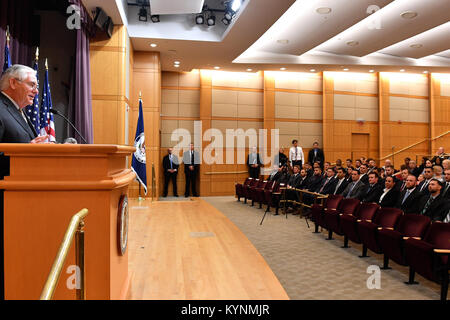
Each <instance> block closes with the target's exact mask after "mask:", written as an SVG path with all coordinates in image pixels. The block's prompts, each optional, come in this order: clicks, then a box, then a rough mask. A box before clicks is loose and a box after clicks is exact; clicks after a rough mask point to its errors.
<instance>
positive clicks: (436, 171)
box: [433, 165, 444, 181]
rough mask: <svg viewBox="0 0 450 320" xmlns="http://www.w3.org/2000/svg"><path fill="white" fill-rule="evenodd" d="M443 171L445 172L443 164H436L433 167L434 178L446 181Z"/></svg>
mask: <svg viewBox="0 0 450 320" xmlns="http://www.w3.org/2000/svg"><path fill="white" fill-rule="evenodd" d="M443 173H444V170H443V169H442V167H441V166H439V165H435V166H434V167H433V174H434V178H436V179H438V180H442V181H444V176H443Z"/></svg>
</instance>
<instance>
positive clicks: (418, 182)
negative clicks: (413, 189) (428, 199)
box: [417, 174, 425, 185]
mask: <svg viewBox="0 0 450 320" xmlns="http://www.w3.org/2000/svg"><path fill="white" fill-rule="evenodd" d="M423 180H425V177H424V176H423V174H419V176H418V177H417V185H419V184H420V183H421V182H422V181H423Z"/></svg>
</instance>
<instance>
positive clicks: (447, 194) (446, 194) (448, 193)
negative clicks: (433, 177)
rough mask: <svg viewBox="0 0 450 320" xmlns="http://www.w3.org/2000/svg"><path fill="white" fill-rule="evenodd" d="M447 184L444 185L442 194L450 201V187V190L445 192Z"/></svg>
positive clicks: (449, 188)
mask: <svg viewBox="0 0 450 320" xmlns="http://www.w3.org/2000/svg"><path fill="white" fill-rule="evenodd" d="M447 183H450V182H447ZM447 183H446V184H445V185H444V188H442V190H441V192H442V195H443V196H444V198H447V199H450V187H448V189H447V190H445V188H446V186H447Z"/></svg>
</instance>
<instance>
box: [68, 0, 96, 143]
mask: <svg viewBox="0 0 450 320" xmlns="http://www.w3.org/2000/svg"><path fill="white" fill-rule="evenodd" d="M69 3H70V4H74V5H77V6H79V7H80V9H81V10H80V14H81V29H79V30H77V46H76V57H75V66H74V75H73V79H72V80H73V81H74V87H72V92H71V99H70V100H71V102H70V103H69V114H70V115H71V116H72V119H73V120H74V124H75V127H76V128H77V129H78V130H79V131H80V133H81V134H82V135H83V136H84V138H85V139H86V141H87V142H88V143H93V142H94V134H93V126H92V95H91V73H90V72H91V71H90V58H89V38H90V37H91V36H92V35H93V33H94V32H95V26H94V23H93V21H92V19H91V18H90V16H89V14H88V12H87V10H86V8H84V6H83V5H82V4H81V0H69ZM73 136H74V137H77V136H78V135H77V134H76V133H75V132H73ZM77 140H78V141H81V139H80V138H79V137H78V139H77Z"/></svg>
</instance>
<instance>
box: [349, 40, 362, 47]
mask: <svg viewBox="0 0 450 320" xmlns="http://www.w3.org/2000/svg"><path fill="white" fill-rule="evenodd" d="M358 44H359V42H358V41H354V40H351V41H348V42H347V45H348V46H350V47H356V46H357V45H358Z"/></svg>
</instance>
